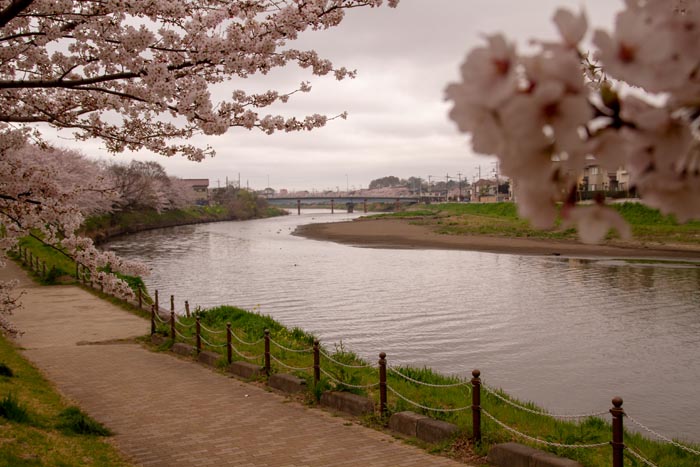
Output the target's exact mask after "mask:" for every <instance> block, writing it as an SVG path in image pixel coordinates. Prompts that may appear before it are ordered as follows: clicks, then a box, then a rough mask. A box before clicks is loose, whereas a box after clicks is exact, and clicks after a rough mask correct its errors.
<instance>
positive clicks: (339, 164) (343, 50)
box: [61, 0, 623, 189]
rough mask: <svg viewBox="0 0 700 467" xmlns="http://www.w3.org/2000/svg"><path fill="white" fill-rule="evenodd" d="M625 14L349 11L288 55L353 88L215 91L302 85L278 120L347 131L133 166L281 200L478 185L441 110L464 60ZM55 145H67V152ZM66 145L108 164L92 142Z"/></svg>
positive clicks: (246, 140) (497, 2) (484, 8)
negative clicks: (487, 42) (571, 19)
mask: <svg viewBox="0 0 700 467" xmlns="http://www.w3.org/2000/svg"><path fill="white" fill-rule="evenodd" d="M622 3H623V2H622V0H590V1H581V0H573V1H571V0H566V1H564V0H536V1H529V2H525V1H522V0H401V3H400V4H399V8H397V9H389V8H381V9H378V10H370V9H356V10H352V11H350V12H348V14H347V17H346V20H345V21H344V22H343V24H342V25H341V26H340V27H338V28H335V29H332V30H328V31H323V32H313V33H306V34H304V35H303V36H302V37H301V38H300V40H299V41H297V42H294V43H290V44H289V46H290V47H294V48H302V49H304V48H313V49H315V50H317V51H318V52H319V53H320V54H321V55H323V56H326V57H327V58H330V59H331V60H332V61H333V62H334V64H336V65H338V66H347V67H348V68H356V69H357V70H358V73H359V74H358V77H357V78H356V79H354V80H345V81H342V82H337V81H335V80H334V79H332V78H330V77H324V78H319V77H313V76H310V75H309V73H308V72H307V71H306V70H298V69H296V68H295V67H290V68H287V69H284V70H279V71H275V72H274V73H271V74H270V75H269V76H265V77H253V78H252V79H248V80H243V81H236V82H233V83H227V84H224V85H221V86H217V89H216V90H215V91H214V92H215V95H226V94H228V93H229V92H230V91H231V90H232V89H233V88H234V87H237V86H239V85H244V87H243V88H244V89H246V90H257V91H260V90H265V89H269V88H270V87H274V88H276V89H279V90H291V89H294V88H295V86H297V85H298V84H299V82H301V81H303V80H309V81H311V82H312V86H313V90H312V92H311V93H309V94H302V95H296V96H294V97H293V98H292V99H291V100H290V102H289V103H288V104H287V105H284V106H280V107H278V108H276V109H274V110H275V111H279V112H282V113H283V114H284V115H297V116H303V115H307V114H312V113H326V114H329V115H335V114H338V113H340V112H342V111H345V110H347V111H348V112H349V114H350V116H349V118H348V120H347V121H342V120H337V121H333V122H330V123H329V124H328V125H327V126H326V127H325V128H322V129H320V130H316V131H314V132H311V133H307V132H304V133H300V134H275V135H273V136H266V135H263V134H261V133H259V132H249V131H246V130H241V129H234V130H232V131H230V132H229V133H227V134H226V135H224V136H220V137H213V138H212V137H208V138H199V139H197V140H196V141H195V143H197V144H202V145H205V144H209V145H211V146H213V147H214V148H215V149H216V151H217V154H218V155H217V156H216V157H215V158H213V159H210V160H206V161H204V162H202V163H199V164H197V163H192V162H189V161H186V160H183V159H178V158H170V159H165V158H162V157H156V156H152V155H148V154H138V155H136V156H137V157H140V158H146V159H151V160H156V161H159V162H160V163H162V164H163V165H164V166H165V167H166V168H167V170H168V172H169V173H171V174H174V175H177V176H180V177H208V178H210V179H212V180H213V181H214V180H216V179H217V178H218V179H220V180H221V181H222V182H221V183H223V180H224V178H225V177H226V176H227V175H228V176H229V177H231V178H234V177H237V175H238V173H239V172H240V173H241V178H242V180H243V181H244V183H245V180H246V179H247V180H249V182H250V184H251V185H252V186H254V187H256V188H263V187H264V185H265V184H266V183H267V177H268V176H269V177H270V183H271V185H272V186H273V187H274V188H276V189H279V188H297V189H301V188H308V189H311V188H317V189H322V188H327V187H332V188H335V186H341V187H344V186H345V183H346V174H347V179H348V181H349V184H350V185H355V186H360V185H362V186H367V185H368V184H369V182H370V180H372V179H374V178H378V177H382V176H385V175H397V176H401V177H407V176H411V175H415V176H422V177H427V176H428V175H440V174H441V175H444V174H446V173H450V175H454V176H456V174H457V172H461V173H462V174H467V175H468V176H469V177H470V178H471V176H472V175H473V174H474V173H476V167H477V166H478V165H482V166H483V168H482V172H484V173H485V171H486V170H487V168H488V170H491V167H492V166H491V165H490V164H491V159H489V158H484V157H477V156H475V155H473V154H472V153H471V151H470V149H469V145H468V137H467V136H466V135H462V134H459V133H458V132H457V131H456V129H455V127H454V125H453V124H452V123H451V122H450V121H449V120H448V118H447V111H448V108H449V106H448V105H447V104H446V103H444V102H443V100H442V99H443V91H444V88H445V86H446V85H447V84H448V83H449V82H450V81H454V80H456V79H458V76H459V75H458V72H459V71H458V70H459V64H460V63H461V62H462V61H463V60H464V57H465V55H466V52H467V51H468V50H469V49H471V48H473V47H475V46H477V45H479V44H480V43H481V41H482V38H483V35H484V34H491V33H495V32H498V31H502V32H503V33H504V34H506V36H508V37H509V38H512V39H513V40H515V41H516V42H517V44H518V46H519V47H521V48H526V47H527V44H528V40H529V39H530V38H532V37H538V38H554V37H555V34H556V30H555V28H554V25H553V24H552V23H551V20H550V18H551V16H552V14H553V13H554V11H555V9H556V8H557V7H558V6H566V7H569V8H573V9H576V10H578V9H579V8H581V7H583V8H584V9H585V10H586V11H587V12H588V14H589V20H590V22H591V23H592V24H594V25H600V26H604V27H609V26H610V25H611V24H612V20H613V17H614V13H615V12H616V11H617V10H619V9H620V7H621V5H622ZM64 136H68V135H67V134H66V135H64ZM61 144H63V145H68V146H70V145H71V144H70V143H69V142H68V141H66V140H61ZM72 145H73V146H74V147H78V148H81V149H83V151H84V152H86V153H90V154H96V155H102V157H105V156H104V151H102V150H101V149H100V145H99V143H98V142H88V143H87V144H86V143H80V144H76V143H73V144H72ZM132 156H134V155H132V154H128V153H127V154H124V155H120V156H118V157H121V158H122V159H125V160H128V159H129V158H130V157H132ZM212 185H214V186H215V185H216V183H215V182H212Z"/></svg>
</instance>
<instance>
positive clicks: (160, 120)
mask: <svg viewBox="0 0 700 467" xmlns="http://www.w3.org/2000/svg"><path fill="white" fill-rule="evenodd" d="M382 3H383V0H232V1H221V0H183V1H179V2H170V1H152V0H147V1H146V0H135V1H128V2H125V1H123V0H100V1H89V0H86V1H75V2H74V1H66V0H1V1H0V28H2V30H1V33H0V44H2V46H1V49H0V109H2V110H0V122H6V123H16V124H27V123H38V122H43V123H48V124H49V125H52V126H54V127H58V128H70V129H74V130H75V136H76V138H78V139H87V138H101V139H102V140H103V141H104V143H105V144H106V147H107V149H109V150H110V151H113V152H121V151H123V150H124V149H141V148H146V149H149V150H151V151H153V152H155V153H159V154H163V155H166V156H172V155H175V154H184V155H186V156H187V157H188V158H190V159H192V160H201V159H203V158H204V157H205V156H206V155H209V154H213V150H212V148H210V147H205V148H201V147H195V146H193V145H189V144H186V143H185V142H183V140H186V139H188V138H191V137H192V136H194V135H195V134H205V135H219V134H223V133H225V132H226V131H227V130H228V129H229V128H231V127H243V128H248V129H252V128H258V129H260V130H262V131H264V132H266V133H272V132H274V131H288V132H289V131H299V130H311V129H313V128H317V127H320V126H323V125H324V124H325V123H326V122H327V120H328V117H327V116H324V115H318V114H315V115H310V116H307V117H304V118H301V119H297V118H284V117H282V116H279V115H277V116H275V115H262V114H261V113H260V110H261V109H264V108H266V107H269V106H270V105H272V104H275V103H284V102H287V100H288V99H289V98H290V96H291V95H292V94H294V93H296V92H308V91H309V90H310V86H309V84H308V83H306V82H304V83H301V85H300V86H299V87H298V88H297V89H296V90H289V91H286V92H282V91H275V90H270V91H268V92H264V93H260V94H248V93H246V92H244V91H243V90H240V89H234V90H233V91H231V92H230V95H229V96H228V97H227V98H225V99H222V100H220V101H218V102H215V101H214V99H213V98H212V93H211V86H212V85H219V84H221V83H227V82H233V83H234V88H235V87H236V85H238V86H240V82H241V81H242V80H244V79H245V78H248V77H250V76H253V75H255V74H266V73H268V72H269V71H270V70H272V69H274V68H279V67H284V66H287V65H290V64H296V65H298V66H300V67H302V68H306V69H309V70H311V72H312V73H313V74H315V75H327V74H329V73H331V74H333V75H334V76H335V77H336V78H337V79H343V78H346V77H349V76H353V75H354V72H353V71H351V70H348V69H346V68H344V67H340V68H335V67H334V66H333V64H332V63H331V62H330V61H329V60H327V59H324V58H322V57H320V56H319V55H318V54H317V53H316V52H314V51H312V50H298V49H294V48H291V47H288V42H290V41H293V40H294V39H297V38H298V36H299V34H300V33H302V32H303V31H306V30H320V29H327V28H331V27H334V26H337V25H339V24H340V23H341V21H342V19H343V16H344V12H345V10H347V9H349V8H356V7H363V6H368V7H377V6H380V5H381V4H382ZM388 3H389V4H390V5H391V6H395V5H396V4H397V3H398V0H389V2H388Z"/></svg>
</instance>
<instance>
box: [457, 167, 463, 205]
mask: <svg viewBox="0 0 700 467" xmlns="http://www.w3.org/2000/svg"><path fill="white" fill-rule="evenodd" d="M457 180H458V183H457V185H458V187H459V201H462V172H457Z"/></svg>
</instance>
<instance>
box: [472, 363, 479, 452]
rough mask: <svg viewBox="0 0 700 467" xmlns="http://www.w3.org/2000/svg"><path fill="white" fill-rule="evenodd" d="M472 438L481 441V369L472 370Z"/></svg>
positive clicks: (477, 441) (476, 441)
mask: <svg viewBox="0 0 700 467" xmlns="http://www.w3.org/2000/svg"><path fill="white" fill-rule="evenodd" d="M472 376H473V378H472V381H471V382H472V435H473V436H472V440H473V441H474V442H475V443H481V378H479V376H481V371H479V370H474V371H472Z"/></svg>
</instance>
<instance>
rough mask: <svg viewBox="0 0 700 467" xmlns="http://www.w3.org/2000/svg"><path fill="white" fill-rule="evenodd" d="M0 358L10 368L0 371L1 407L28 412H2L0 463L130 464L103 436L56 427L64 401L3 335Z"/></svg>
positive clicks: (17, 466) (2, 466) (18, 465)
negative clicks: (8, 373) (8, 414)
mask: <svg viewBox="0 0 700 467" xmlns="http://www.w3.org/2000/svg"><path fill="white" fill-rule="evenodd" d="M0 361H2V362H4V363H5V364H6V365H7V366H8V367H10V368H12V369H13V372H14V376H13V377H7V376H0V406H1V407H2V409H0V411H7V410H8V407H12V409H11V410H14V411H16V410H17V407H19V408H21V410H22V411H24V412H25V413H26V416H25V417H24V418H22V417H20V419H19V420H18V419H16V416H17V415H16V414H15V415H14V416H11V417H6V416H4V415H3V416H2V417H0V432H1V433H2V436H1V437H0V438H2V439H1V441H0V467H5V466H7V467H10V466H12V467H22V466H66V467H68V466H75V465H84V466H107V465H108V466H115V467H119V466H129V465H131V464H130V463H128V462H127V461H126V460H125V459H123V458H122V456H121V455H120V454H119V453H118V452H117V451H116V450H115V449H114V447H112V446H111V445H110V444H109V443H107V442H106V441H105V440H104V439H102V438H100V437H97V436H95V435H85V434H76V433H75V432H74V431H72V430H66V429H64V428H60V426H61V424H62V423H63V420H64V417H63V416H62V415H61V414H62V413H65V411H66V410H67V409H69V406H68V404H67V403H66V401H65V400H63V398H62V397H61V396H60V395H59V394H58V393H57V392H56V390H55V389H54V387H53V386H52V385H51V383H49V382H48V381H46V380H45V379H44V378H43V377H42V375H41V374H40V373H39V371H37V369H36V368H34V367H33V366H32V365H31V364H30V363H29V362H27V361H26V360H25V359H24V358H23V357H22V356H21V355H20V354H19V352H18V351H17V348H16V347H15V346H14V345H13V344H12V343H11V342H9V341H8V340H6V339H5V338H3V337H0ZM8 401H11V402H8ZM5 413H6V412H5ZM13 417H15V418H13ZM85 420H90V419H89V417H85ZM93 423H94V422H93Z"/></svg>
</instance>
